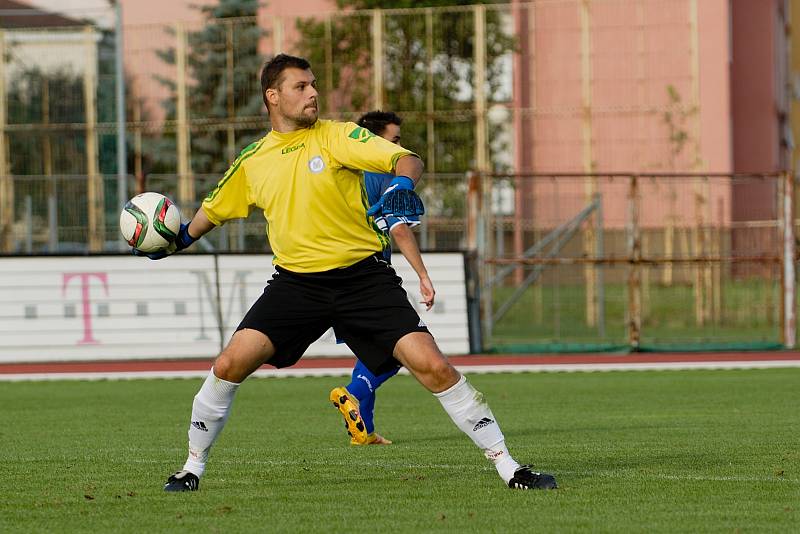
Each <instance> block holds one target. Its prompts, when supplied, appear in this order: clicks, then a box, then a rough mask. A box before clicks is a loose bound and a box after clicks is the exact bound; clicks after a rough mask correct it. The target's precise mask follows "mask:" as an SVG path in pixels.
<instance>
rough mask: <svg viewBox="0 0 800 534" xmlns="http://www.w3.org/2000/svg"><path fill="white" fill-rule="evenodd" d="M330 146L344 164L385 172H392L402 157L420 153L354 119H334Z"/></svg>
mask: <svg viewBox="0 0 800 534" xmlns="http://www.w3.org/2000/svg"><path fill="white" fill-rule="evenodd" d="M327 146H328V150H329V155H330V157H331V158H332V159H333V160H335V161H337V162H338V163H339V165H341V166H342V167H347V168H350V169H357V170H363V171H370V172H379V173H384V174H386V173H390V172H392V171H393V170H394V166H395V164H396V163H397V160H398V159H400V158H401V157H403V156H408V155H411V156H416V154H414V153H413V152H411V151H410V150H406V149H405V148H402V147H400V146H398V145H396V144H394V143H392V142H390V141H387V140H386V139H384V138H383V137H380V136H378V135H375V134H374V133H372V132H370V131H369V130H367V129H366V128H362V127H361V126H358V125H357V124H355V123H353V122H331V123H330V130H329V132H328V136H327ZM417 157H419V156H417Z"/></svg>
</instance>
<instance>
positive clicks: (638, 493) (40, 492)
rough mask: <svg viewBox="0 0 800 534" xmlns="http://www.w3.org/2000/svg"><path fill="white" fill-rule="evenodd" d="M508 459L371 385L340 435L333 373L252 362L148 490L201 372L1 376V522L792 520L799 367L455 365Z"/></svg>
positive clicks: (43, 527)
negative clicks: (514, 480) (264, 373)
mask: <svg viewBox="0 0 800 534" xmlns="http://www.w3.org/2000/svg"><path fill="white" fill-rule="evenodd" d="M471 380H472V382H473V384H475V386H476V387H478V388H479V389H480V390H482V391H483V392H484V393H485V394H486V396H487V398H488V399H489V401H490V403H491V405H492V407H493V410H494V413H495V415H496V416H497V418H498V420H499V421H500V422H501V424H502V427H503V430H504V432H505V434H506V439H507V443H508V444H509V447H510V449H511V451H512V453H513V454H514V455H515V456H516V457H517V459H519V460H520V461H525V462H533V463H534V464H535V466H536V467H538V468H540V469H541V470H546V471H548V472H552V473H555V474H556V475H557V476H558V480H559V484H560V486H561V487H560V489H558V490H556V491H550V492H542V491H528V492H524V491H512V490H509V489H508V488H506V487H505V486H504V485H503V484H502V482H501V481H500V479H499V478H498V477H497V475H496V473H495V471H494V469H493V468H492V467H491V466H490V465H489V464H488V462H486V461H485V460H484V459H483V457H482V455H481V454H480V453H479V452H478V451H477V449H475V447H474V446H473V444H472V443H471V442H470V441H469V440H468V438H467V437H465V436H464V435H462V434H461V433H460V432H459V431H457V430H456V428H455V427H454V426H453V425H452V424H451V423H450V420H449V419H448V418H447V416H446V415H445V413H444V411H443V410H442V409H441V407H440V406H439V403H438V402H437V401H436V400H435V399H434V398H433V397H432V396H431V395H429V394H428V393H426V392H425V391H423V389H422V388H421V387H420V386H419V385H418V384H417V383H416V382H415V381H413V379H411V378H410V377H408V376H399V377H397V378H395V379H393V380H391V381H390V382H388V383H387V384H386V385H385V386H384V387H383V388H382V390H381V392H380V396H379V399H378V418H377V428H378V430H379V431H381V432H382V433H384V434H385V435H386V436H387V437H390V438H392V439H394V440H395V444H394V445H391V446H388V447H377V446H373V447H351V446H349V445H348V444H347V443H348V442H347V439H346V435H345V432H344V429H343V428H342V423H341V421H340V420H339V416H338V412H336V411H335V410H334V409H333V407H331V406H330V405H329V403H328V400H327V395H328V392H329V390H330V389H331V388H332V387H333V386H335V385H338V384H340V383H341V382H342V378H335V377H325V378H302V379H301V378H290V379H251V380H249V381H247V382H246V383H245V384H244V386H243V387H242V388H241V389H240V392H239V395H238V397H237V399H236V404H235V405H234V411H233V415H232V417H231V419H230V421H229V423H228V426H227V428H226V429H225V432H224V433H223V435H222V437H221V439H220V441H219V442H218V444H217V445H216V447H215V449H214V451H213V452H212V458H211V460H212V461H211V463H210V467H209V469H208V471H207V473H206V476H205V477H204V479H203V480H202V483H201V487H200V491H199V492H196V493H190V494H165V493H164V492H163V491H162V489H161V488H162V484H163V482H164V480H165V478H166V476H167V475H168V474H169V473H170V472H171V471H174V470H176V469H177V468H179V467H180V466H181V465H182V462H183V460H184V458H185V440H186V428H187V424H188V418H189V409H190V405H191V401H192V397H193V395H194V393H195V392H196V390H197V389H198V387H199V385H200V383H201V380H200V379H195V380H169V381H168V380H152V381H105V382H40V383H30V382H29V383H3V384H2V386H0V405H2V425H0V438H1V439H2V450H1V451H2V452H0V495H2V499H0V531H2V532H26V533H27V532H79V531H83V532H111V531H127V532H168V531H183V532H226V533H232V532H253V531H259V532H351V531H365V532H366V531H374V532H431V531H461V532H530V531H547V532H577V531H589V530H590V531H593V532H620V531H627V532H629V531H636V532H763V531H774V532H790V531H795V532H796V531H798V529H800V449H798V429H799V427H798V421H799V420H798V412H797V409H798V400H800V396H798V395H799V394H798V391H799V390H800V389H799V388H798V384H800V369H775V370H753V371H691V372H690V371H686V372H683V371H668V372H615V373H548V374H494V375H473V376H472V377H471Z"/></svg>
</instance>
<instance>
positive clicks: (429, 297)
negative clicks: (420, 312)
mask: <svg viewBox="0 0 800 534" xmlns="http://www.w3.org/2000/svg"><path fill="white" fill-rule="evenodd" d="M390 232H391V234H392V237H393V238H394V242H395V243H396V244H397V248H398V249H399V250H400V252H402V253H403V256H404V257H405V258H406V260H407V261H408V263H409V264H410V265H411V267H412V268H413V269H414V271H416V273H417V276H418V277H419V291H420V295H422V300H421V301H420V302H421V303H422V304H425V309H426V310H430V309H431V308H432V307H433V301H434V297H435V295H436V291H435V290H434V289H433V282H431V279H430V277H429V276H428V269H426V268H425V262H423V261H422V255H421V254H420V252H419V247H418V246H417V240H416V238H415V237H414V233H413V232H412V231H411V228H409V227H408V225H406V224H403V223H400V224H395V225H394V226H393V227H392V228H391V230H390Z"/></svg>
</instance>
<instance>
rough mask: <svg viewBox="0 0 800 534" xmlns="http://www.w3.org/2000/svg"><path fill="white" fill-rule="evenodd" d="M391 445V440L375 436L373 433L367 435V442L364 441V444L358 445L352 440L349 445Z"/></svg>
mask: <svg viewBox="0 0 800 534" xmlns="http://www.w3.org/2000/svg"><path fill="white" fill-rule="evenodd" d="M391 444H392V440H390V439H386V438H384V437H383V436H381V435H380V434H376V433H375V432H373V433H372V434H369V435H367V441H365V442H364V443H358V442H357V441H356V440H354V439H351V440H350V445H391Z"/></svg>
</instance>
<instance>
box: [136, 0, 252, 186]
mask: <svg viewBox="0 0 800 534" xmlns="http://www.w3.org/2000/svg"><path fill="white" fill-rule="evenodd" d="M259 4H260V2H259V1H258V0H219V1H218V2H217V4H214V5H207V6H194V8H195V9H198V10H200V11H201V12H202V13H203V15H204V18H205V24H203V27H202V29H200V30H198V31H194V32H189V33H188V34H187V71H188V72H187V78H188V79H189V80H190V81H189V82H188V83H189V88H188V90H187V106H188V117H189V120H190V121H192V127H191V135H190V138H191V164H192V170H193V171H194V172H197V173H213V174H221V173H223V172H224V171H225V169H227V168H228V166H229V164H230V161H231V160H232V159H233V157H234V156H235V153H236V152H238V150H240V149H241V148H243V147H244V146H246V145H248V144H250V143H251V142H252V141H253V140H254V137H257V136H259V135H261V134H262V132H263V126H261V125H259V124H257V123H258V122H259V117H260V116H261V110H262V108H263V105H264V104H263V100H262V97H261V89H260V87H261V86H260V82H259V80H258V72H259V69H260V68H261V64H262V62H263V59H262V57H261V56H260V55H259V53H258V42H259V39H261V38H262V37H264V36H265V35H266V32H265V31H264V30H262V29H261V28H259V26H258V21H257V19H256V14H257V12H258V7H259ZM158 55H159V57H160V58H161V59H162V60H163V61H165V62H167V63H169V64H170V65H175V63H176V57H175V48H174V47H172V48H169V49H167V50H163V51H160V52H159V53H158ZM159 81H160V82H161V83H163V84H164V85H166V86H167V87H169V89H170V91H171V93H172V97H171V98H169V99H167V100H166V101H165V102H164V106H165V108H166V111H167V119H175V118H176V115H177V114H176V109H175V105H176V99H175V94H176V84H175V80H174V79H165V78H159ZM231 134H233V141H234V148H233V150H231V149H230V141H231ZM151 146H152V148H153V149H155V153H156V158H157V161H158V165H157V166H156V168H155V169H154V170H155V171H156V172H165V171H166V172H168V171H174V170H175V168H176V167H177V163H176V149H175V147H176V143H175V137H174V136H172V137H168V138H165V139H162V140H159V142H158V143H157V144H153V145H151Z"/></svg>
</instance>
